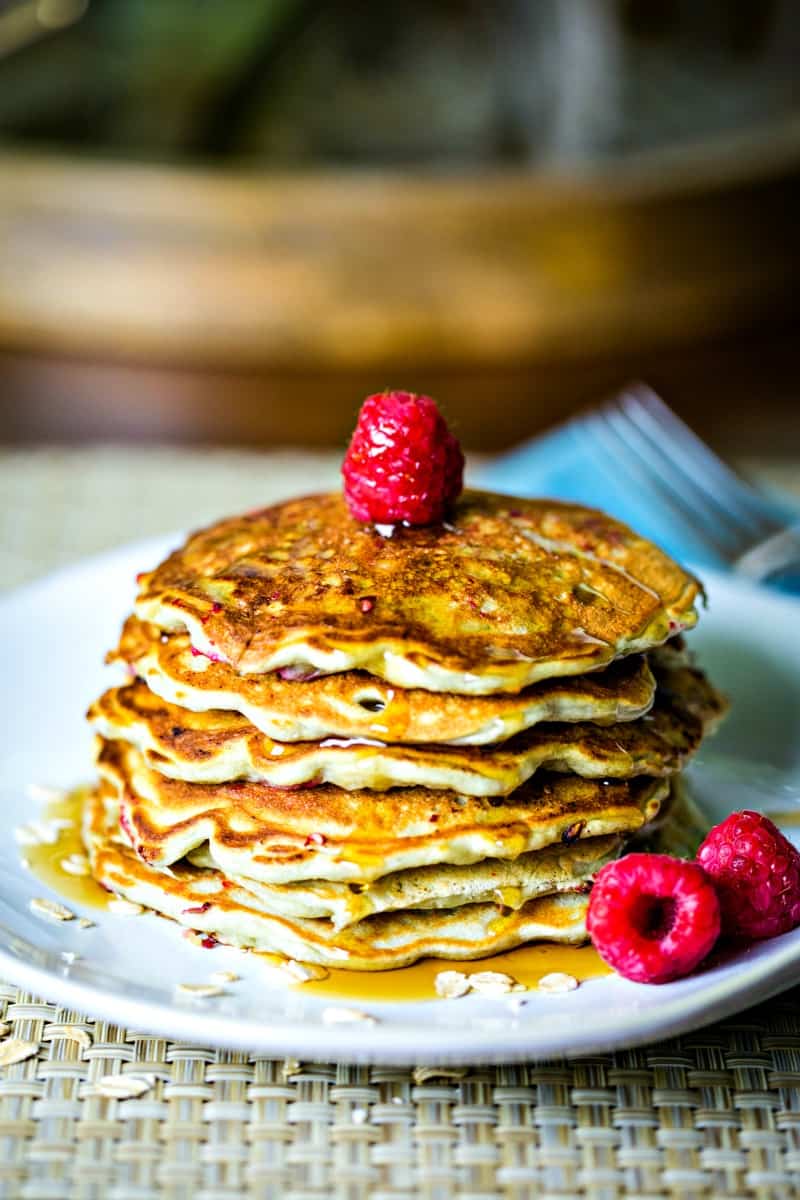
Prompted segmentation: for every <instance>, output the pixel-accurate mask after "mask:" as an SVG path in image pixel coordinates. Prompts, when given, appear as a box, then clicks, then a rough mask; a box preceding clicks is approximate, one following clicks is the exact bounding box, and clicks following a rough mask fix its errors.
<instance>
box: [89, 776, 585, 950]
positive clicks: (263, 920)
mask: <svg viewBox="0 0 800 1200" xmlns="http://www.w3.org/2000/svg"><path fill="white" fill-rule="evenodd" d="M84 840H85V842H86V847H87V852H88V855H89V859H90V862H91V867H92V873H93V875H94V876H95V878H96V879H97V880H99V882H100V883H101V884H103V886H104V887H106V888H108V889H110V890H111V891H113V892H115V893H116V894H117V895H119V896H124V897H125V898H126V899H128V900H131V901H133V902H134V903H137V904H143V905H145V906H146V907H147V908H149V909H151V910H153V911H154V912H157V913H160V914H162V915H163V916H167V917H171V918H172V919H173V920H175V921H178V922H179V923H180V924H182V925H184V926H187V927H188V928H190V929H195V930H199V931H201V932H204V933H207V934H209V935H211V936H213V937H215V938H217V939H218V940H219V941H222V942H226V943H228V944H230V945H233V946H243V947H252V948H253V949H257V950H260V951H266V952H270V953H274V954H280V955H284V956H285V957H287V958H294V959H298V960H300V961H304V962H314V963H320V964H322V965H325V966H335V967H343V968H348V969H352V970H359V971H380V970H389V969H391V968H394V967H403V966H407V965H408V964H410V963H412V962H415V961H416V960H417V959H419V958H424V957H428V956H431V955H434V956H436V957H437V958H448V959H468V960H471V959H476V958H481V957H485V956H486V955H489V954H495V953H499V952H500V951H503V950H510V949H511V948H512V947H514V946H518V945H520V944H522V943H523V942H528V941H535V940H547V941H554V942H564V943H569V944H576V943H579V942H582V941H585V939H586V924H585V919H586V908H587V903H588V899H587V896H586V895H585V894H583V893H580V892H567V893H564V894H562V895H557V896H545V897H541V898H539V899H535V900H530V901H528V902H527V904H524V905H523V906H522V907H521V908H519V909H509V908H502V907H501V906H500V905H498V904H489V903H484V904H464V905H460V906H459V907H457V908H448V909H430V910H427V911H417V910H406V911H403V912H391V913H384V914H380V915H378V916H373V917H369V918H367V919H365V920H362V921H359V922H357V923H356V924H353V925H350V926H348V927H347V928H346V929H343V930H341V929H340V930H337V929H336V928H335V927H334V926H333V924H332V923H331V922H330V921H326V920H303V919H299V918H288V917H279V916H276V915H274V914H273V913H271V912H270V911H269V910H268V909H267V908H266V907H265V906H264V905H263V903H262V901H261V900H260V899H259V897H258V896H257V895H255V893H253V892H252V891H249V890H248V889H246V888H243V887H242V886H241V885H240V884H238V883H232V882H231V881H230V880H225V879H224V878H223V876H222V875H221V874H220V873H219V872H218V871H215V870H209V869H207V868H202V867H193V866H192V865H191V864H188V863H180V864H178V865H176V866H174V867H173V868H172V870H171V871H170V872H169V873H166V872H157V871H154V870H153V869H152V868H151V867H148V866H147V865H146V864H145V863H143V862H142V860H141V859H140V858H138V857H137V855H136V854H135V853H134V852H133V851H132V850H131V849H130V847H128V846H125V845H123V844H122V843H120V841H119V840H118V839H117V837H116V828H115V825H114V822H113V820H110V819H109V815H108V813H107V810H106V806H105V805H104V804H103V802H102V800H101V799H100V797H99V796H98V795H97V793H93V794H91V795H90V796H89V798H88V800H87V804H86V809H85V814H84ZM226 883H227V884H228V886H225V884H226Z"/></svg>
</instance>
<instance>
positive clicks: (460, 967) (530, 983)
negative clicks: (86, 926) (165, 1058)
mask: <svg viewBox="0 0 800 1200" xmlns="http://www.w3.org/2000/svg"><path fill="white" fill-rule="evenodd" d="M85 797H86V789H85V788H78V789H77V790H76V791H74V792H71V793H70V795H69V796H67V797H65V798H64V799H63V800H57V801H54V802H53V803H52V804H50V805H48V807H47V809H46V810H45V813H44V816H45V818H46V819H47V820H61V821H68V822H69V824H68V825H65V826H64V827H63V828H62V829H59V831H58V837H57V838H56V840H55V841H54V842H51V843H40V844H38V845H36V846H26V847H25V852H24V853H25V859H26V860H27V862H28V865H29V868H30V871H31V873H32V874H33V875H35V876H36V877H37V878H38V879H40V880H41V882H42V883H44V884H46V885H47V886H48V887H50V888H52V889H53V891H55V892H57V893H58V894H59V895H60V896H61V897H62V898H63V899H64V900H66V901H71V902H72V903H73V904H83V905H87V906H88V907H91V908H107V907H108V901H109V899H110V896H109V893H108V892H106V891H105V889H104V888H102V887H101V886H100V884H99V883H97V882H96V880H94V879H93V878H92V877H91V875H71V874H69V873H68V872H67V871H65V870H64V868H63V867H62V865H61V864H62V862H63V861H64V860H65V859H67V858H69V857H70V855H73V854H80V855H83V854H85V852H86V851H85V848H84V845H83V841H82V839H81V815H82V807H83V801H84V799H85ZM177 933H178V930H177V929H176V935H177ZM253 957H258V958H260V959H263V960H264V961H266V962H269V963H271V964H273V965H279V964H280V963H281V962H282V961H283V960H282V959H281V958H280V957H278V956H277V955H273V954H257V955H253ZM440 971H464V972H465V973H466V974H470V973H471V972H473V971H501V972H503V973H504V974H507V975H511V976H512V977H513V978H514V979H515V980H516V981H517V982H518V983H522V984H524V985H525V986H526V987H529V988H535V986H536V984H537V982H538V981H539V980H540V979H541V978H542V976H543V975H548V974H549V973H550V972H551V971H563V972H564V973H565V974H567V975H573V976H574V977H575V978H576V979H577V980H578V981H580V982H582V981H584V980H587V979H595V978H597V977H599V976H602V975H610V974H611V973H612V972H611V968H610V967H608V966H607V965H606V964H605V963H604V962H603V960H602V959H601V958H600V956H599V955H598V954H597V952H596V950H594V948H593V947H592V946H589V945H586V946H562V945H557V944H555V943H552V942H538V943H533V944H532V945H528V946H520V947H519V948H518V949H516V950H509V951H507V952H506V953H503V954H494V955H492V956H491V957H489V958H482V959H480V960H475V961H470V962H455V961H451V960H449V959H441V958H426V959H423V960H422V961H421V962H418V963H413V964H412V965H411V966H409V967H400V968H398V969H396V970H392V971H344V970H342V969H341V968H331V969H330V970H329V971H328V974H327V975H326V976H325V978H324V979H312V980H309V981H308V982H306V983H297V984H293V985H292V986H293V987H297V988H300V989H302V991H303V993H308V994H310V995H316V996H322V997H325V998H327V999H338V1000H350V1001H356V1002H360V1003H370V1002H372V1001H385V1002H391V1003H397V1002H400V1001H415V1000H438V999H440V997H438V996H437V994H436V976H437V975H438V974H439V972H440Z"/></svg>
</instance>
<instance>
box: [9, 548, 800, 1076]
mask: <svg viewBox="0 0 800 1200" xmlns="http://www.w3.org/2000/svg"><path fill="white" fill-rule="evenodd" d="M165 549H166V543H165V542H164V541H163V540H160V541H159V542H149V543H146V544H144V545H138V546H132V547H131V546H128V547H124V548H123V549H121V550H118V551H116V552H114V553H112V554H107V555H104V556H102V557H100V558H95V559H93V560H90V561H88V562H84V563H81V564H79V565H77V566H75V567H72V568H69V569H68V570H65V571H62V572H60V573H59V574H57V575H54V576H51V577H49V578H47V579H44V580H42V581H41V582H39V583H36V584H33V585H32V586H29V587H27V588H24V589H22V590H21V591H18V592H14V593H10V594H8V595H6V596H4V597H2V598H1V599H0V650H1V653H2V663H3V681H2V686H1V687H0V729H2V730H3V734H4V749H3V757H2V768H1V770H2V775H1V776H0V779H1V780H2V784H1V786H2V816H1V817H0V868H1V869H2V883H1V884H0V975H1V976H2V977H3V978H6V979H11V980H13V981H14V982H15V983H17V984H19V985H20V986H22V987H25V988H27V989H29V990H31V991H33V992H35V993H38V994H40V995H43V996H45V997H46V998H47V999H49V1000H54V1001H58V1002H59V1003H61V1004H65V1005H69V1006H71V1007H73V1008H75V1009H78V1010H84V1011H87V1012H90V1013H93V1014H96V1015H97V1016H101V1017H105V1018H108V1019H111V1020H113V1021H115V1022H116V1023H118V1024H120V1025H127V1026H132V1027H134V1028H137V1029H143V1030H150V1031H153V1032H155V1033H160V1034H163V1035H165V1036H169V1037H175V1038H180V1039H183V1040H191V1041H196V1042H200V1043H205V1044H209V1043H210V1044H214V1045H220V1046H230V1047H236V1048H242V1049H248V1050H253V1051H259V1052H262V1053H268V1054H274V1055H278V1056H283V1055H286V1054H292V1055H296V1056H298V1057H299V1058H305V1059H329V1060H330V1059H336V1060H339V1061H347V1060H349V1061H368V1060H371V1061H379V1062H386V1063H389V1062H395V1063H409V1062H417V1063H425V1062H430V1063H437V1064H441V1063H444V1062H447V1061H458V1062H461V1063H471V1062H486V1061H490V1062H503V1061H510V1060H513V1059H534V1058H542V1057H547V1056H551V1055H560V1054H568V1055H575V1054H583V1053H594V1052H600V1051H608V1050H612V1049H619V1048H621V1047H624V1046H631V1045H635V1044H637V1043H641V1042H646V1041H650V1040H655V1039H657V1038H662V1037H667V1036H671V1035H673V1034H677V1033H680V1032H682V1031H685V1030H688V1029H692V1028H696V1027H698V1026H701V1025H704V1024H707V1023H708V1022H710V1021H714V1020H716V1019H718V1018H721V1017H724V1016H726V1015H728V1014H730V1013H733V1012H735V1011H736V1010H738V1009H741V1008H744V1007H745V1006H746V1005H749V1004H752V1003H754V1002H756V1001H759V1000H763V999H765V998H766V997H768V996H771V995H774V994H775V993H776V992H779V991H780V990H781V989H783V988H786V987H788V986H789V985H790V984H792V983H793V982H795V981H796V980H797V978H798V975H800V929H799V930H796V931H795V932H793V933H790V934H787V935H786V936H784V937H781V938H776V939H774V940H773V941H770V942H765V943H762V944H761V945H758V946H755V947H753V948H752V949H750V950H747V951H744V952H741V953H739V954H737V955H736V956H735V957H734V958H732V959H730V960H728V961H726V962H725V963H722V964H721V965H718V966H715V967H714V968H713V969H709V970H706V971H704V972H702V973H701V974H698V975H696V976H694V977H692V978H689V979H685V980H682V981H680V982H677V983H673V984H670V985H667V986H662V987H647V986H643V985H637V984H633V983H629V982H627V981H625V980H622V979H618V978H615V977H609V978H602V979H597V980H592V981H589V982H587V983H584V984H583V985H582V986H581V987H580V988H579V989H578V990H577V991H575V992H572V993H570V994H567V995H561V996H559V997H546V996H538V995H536V994H534V993H531V994H530V996H529V998H528V999H527V1003H526V1004H525V1006H524V1007H522V1008H520V1009H519V1010H518V1011H513V1010H512V1008H511V1006H510V1004H509V1002H508V1000H507V999H489V998H480V997H477V996H472V997H468V998H465V999H459V1000H457V1001H456V1000H452V1001H431V1002H426V1003H422V1002H416V1003H411V1002H406V1003H397V1004H383V1003H373V1004H369V1003H365V1004H364V1005H363V1006H362V1007H363V1008H365V1009H368V1010H369V1011H370V1012H372V1013H374V1015H375V1016H377V1017H378V1022H377V1023H376V1024H374V1025H365V1024H363V1023H362V1024H360V1025H356V1026H346V1025H337V1026H333V1027H332V1026H328V1025H325V1024H324V1023H323V1020H322V1011H323V1009H324V1008H325V1007H327V1006H328V1005H329V1004H330V1003H331V1001H326V1000H324V999H322V998H320V997H317V996H309V995H307V994H306V995H304V994H303V991H302V989H286V988H283V987H276V986H275V985H269V984H267V983H265V978H264V970H263V964H261V963H260V962H258V961H257V960H253V959H250V958H248V957H247V956H244V955H241V954H238V953H236V952H235V951H232V950H227V949H224V948H222V947H219V948H216V949H215V950H214V951H213V956H212V955H211V954H209V952H208V951H206V950H203V949H200V948H198V947H195V946H192V945H190V944H189V943H188V942H186V941H185V940H183V939H182V938H181V936H180V933H179V931H178V929H177V928H176V927H175V926H173V925H172V924H170V923H169V922H166V921H163V920H158V919H157V918H155V917H151V916H143V917H137V918H123V917H119V916H113V915H111V914H106V913H99V914H98V913H97V911H96V910H87V912H86V915H88V916H91V917H92V918H93V919H94V920H96V921H97V927H96V928H94V929H91V930H86V931H79V930H77V929H76V928H75V927H74V923H72V924H66V925H54V926H51V925H50V924H48V923H45V922H43V921H42V920H41V919H39V918H37V917H34V916H33V915H32V914H31V913H30V912H29V910H28V901H29V899H30V898H31V896H32V895H34V894H44V892H45V891H46V889H44V888H43V886H42V885H41V884H40V883H38V882H37V881H35V880H34V879H32V878H31V876H30V874H29V873H28V872H26V871H25V870H24V869H23V868H22V867H21V866H20V865H19V863H18V851H17V847H16V846H15V844H14V841H13V830H14V828H15V827H16V826H17V825H18V824H20V823H21V822H23V821H24V820H26V819H29V818H30V816H31V815H33V814H32V809H33V808H34V805H33V804H32V802H31V801H30V800H29V799H28V798H27V797H26V786H27V785H28V784H29V783H31V782H37V783H47V784H51V785H57V786H72V785H73V784H76V783H80V782H83V781H85V780H86V778H87V776H88V775H89V773H90V768H89V746H90V735H89V733H88V731H87V729H86V727H85V725H84V722H83V713H84V710H85V709H86V706H87V704H88V703H89V701H90V700H91V699H92V698H93V697H94V696H95V695H96V694H97V693H98V692H99V691H100V690H101V688H102V687H103V686H104V681H107V678H108V676H107V672H106V670H105V669H104V668H103V666H102V659H103V654H104V651H105V650H106V649H107V648H108V647H109V646H110V645H111V644H112V643H113V642H114V641H115V639H116V635H117V632H118V629H119V626H120V623H121V621H122V618H123V616H124V615H125V614H126V612H127V611H128V610H129V609H130V606H131V602H132V598H133V592H134V576H135V573H136V572H137V571H138V570H140V569H141V568H143V567H147V566H150V565H153V564H154V563H155V562H156V561H158V559H159V558H160V557H161V556H162V554H163V552H164V551H165ZM706 574H707V573H706ZM709 592H710V609H709V611H708V613H706V614H705V615H704V616H703V618H702V620H701V623H700V628H699V629H698V631H697V632H696V633H695V634H692V644H693V645H694V646H696V647H697V648H699V649H700V651H701V653H702V660H703V662H704V664H705V665H706V666H707V667H708V668H709V670H710V672H711V674H712V675H713V677H714V679H715V681H716V682H718V683H719V684H720V685H721V686H722V687H724V688H725V689H726V690H727V691H728V692H729V694H730V696H731V699H732V701H733V710H732V713H731V716H730V717H729V719H728V721H727V722H726V724H725V726H724V727H723V730H722V731H721V733H720V734H719V735H718V737H717V738H716V739H715V741H714V743H712V746H711V749H710V750H709V752H708V753H707V754H706V755H705V759H704V762H701V764H700V765H698V766H696V767H695V768H693V776H694V780H695V789H696V792H697V793H698V794H699V795H700V797H701V799H702V800H703V802H704V803H705V804H706V805H707V806H709V807H710V808H711V810H712V812H713V815H714V816H715V817H720V816H722V815H724V813H725V812H727V811H729V810H731V809H733V808H742V807H745V806H750V807H761V808H764V809H766V810H768V811H769V810H782V811H785V810H788V809H791V808H792V806H793V805H794V806H797V807H798V811H800V801H798V796H800V788H798V786H797V783H798V779H799V778H800V636H799V635H798V629H799V628H800V626H799V625H798V622H799V621H800V605H798V604H797V602H796V601H793V600H791V599H788V598H783V597H781V596H778V595H773V594H770V593H768V592H766V591H761V590H757V589H755V588H753V587H750V586H749V585H746V584H743V583H740V582H738V581H736V580H733V579H728V578H724V577H715V576H712V577H711V578H710V580H709ZM798 829H800V827H798ZM787 832H788V833H790V834H791V829H787ZM65 950H66V951H70V950H72V951H75V952H77V953H78V954H80V955H81V958H80V960H79V961H77V962H75V963H74V964H72V965H69V964H67V963H66V962H65V961H64V960H63V958H62V957H61V953H62V952H63V951H65ZM225 969H231V970H234V971H236V972H237V973H239V974H241V975H242V976H243V978H242V980H241V982H240V983H237V984H236V985H235V986H234V987H232V988H231V989H230V994H228V995H225V996H223V997H219V998H214V999H213V1000H205V1001H203V1002H200V1001H195V1002H184V1001H181V1002H178V1001H176V999H175V996H174V987H175V985H176V984H177V983H179V982H183V981H195V982H203V981H206V980H207V979H208V975H209V973H210V971H212V970H225ZM348 1003H352V1002H348Z"/></svg>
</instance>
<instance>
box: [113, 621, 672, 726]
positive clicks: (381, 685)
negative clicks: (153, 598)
mask: <svg viewBox="0 0 800 1200" xmlns="http://www.w3.org/2000/svg"><path fill="white" fill-rule="evenodd" d="M110 657H111V659H112V660H116V659H121V660H122V661H124V662H125V663H127V664H128V666H129V667H130V668H131V669H132V670H134V671H135V672H136V673H137V674H139V675H141V676H142V678H143V679H145V680H146V681H147V684H148V686H149V687H150V689H151V690H152V691H154V692H156V693H157V694H158V695H159V696H161V697H163V698H164V699H165V700H169V701H171V702H173V703H174V704H176V705H179V706H180V707H182V708H185V709H191V710H193V711H204V710H206V709H212V708H216V709H224V710H228V711H234V712H241V713H243V714H245V715H246V716H247V717H248V718H249V720H250V721H251V722H252V723H253V725H255V726H256V727H257V728H258V729H260V730H262V732H263V733H265V734H266V735H267V736H268V737H272V738H275V739H276V740H278V741H284V742H294V741H311V740H315V739H321V738H326V737H340V738H373V739H374V738H377V739H379V740H381V741H386V742H405V743H417V742H420V743H427V742H435V743H441V744H448V745H451V744H461V745H483V744H485V743H488V742H499V741H502V740H503V739H504V738H507V737H510V736H512V735H513V734H515V733H518V732H520V730H523V729H528V728H530V727H532V726H534V725H537V724H538V723H539V722H541V721H593V722H595V723H598V724H611V723H616V722H618V721H631V720H634V719H635V718H637V717H641V716H643V715H644V713H646V712H647V711H648V709H649V708H650V706H651V705H652V703H653V696H654V694H655V679H654V678H653V675H652V672H651V670H650V668H649V666H648V665H647V662H646V660H645V659H644V658H642V657H641V656H639V655H635V656H633V657H631V658H625V659H620V660H618V661H617V662H615V663H612V664H611V665H610V666H608V667H606V668H605V669H604V670H602V671H595V672H594V673H592V674H590V675H580V676H570V677H567V678H562V679H545V680H543V681H542V682H541V683H536V684H533V686H531V687H529V688H526V689H525V690H524V691H522V692H518V693H516V694H511V695H496V696H458V695H452V694H449V693H446V692H426V691H424V690H423V689H421V688H412V689H410V690H406V689H404V688H396V687H393V686H392V685H391V684H388V683H385V682H384V681H383V680H380V679H376V678H375V677H374V676H369V675H367V674H365V673H364V672H363V671H345V672H343V673H342V674H339V675H323V676H321V677H319V678H315V679H309V680H306V681H304V682H301V681H292V680H284V679H281V678H280V676H279V675H278V674H276V673H274V672H273V673H271V674H266V675H238V674H237V673H236V672H235V671H234V670H233V668H232V667H229V666H228V665H227V664H225V663H216V662H212V661H211V659H209V658H206V657H205V655H202V654H197V653H193V652H192V648H191V644H190V641H189V637H188V635H187V634H171V635H169V636H167V635H166V634H162V635H160V636H159V633H158V630H156V629H155V627H154V626H152V625H147V624H145V623H144V622H142V621H139V620H138V619H137V618H136V617H130V618H129V619H128V620H127V621H126V623H125V626H124V629H123V631H122V638H121V641H120V644H119V647H118V649H117V650H116V651H115V652H114V654H112V655H111V656H110Z"/></svg>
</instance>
